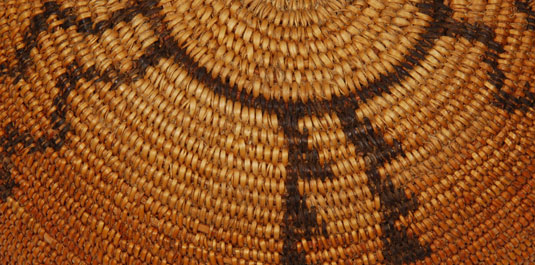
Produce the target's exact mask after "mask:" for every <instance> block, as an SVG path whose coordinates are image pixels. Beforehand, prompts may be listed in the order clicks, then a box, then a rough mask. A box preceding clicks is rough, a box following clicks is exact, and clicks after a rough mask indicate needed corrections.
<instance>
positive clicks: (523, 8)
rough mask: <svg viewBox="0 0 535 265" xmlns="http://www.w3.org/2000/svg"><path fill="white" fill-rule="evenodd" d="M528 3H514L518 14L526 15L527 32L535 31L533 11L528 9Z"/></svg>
mask: <svg viewBox="0 0 535 265" xmlns="http://www.w3.org/2000/svg"><path fill="white" fill-rule="evenodd" d="M529 3H530V1H528V2H523V1H518V0H517V1H515V7H516V9H517V10H518V12H521V13H524V14H526V15H528V16H527V17H526V21H527V22H528V24H527V25H526V28H527V29H529V30H535V11H534V10H532V9H531V8H530V7H529Z"/></svg>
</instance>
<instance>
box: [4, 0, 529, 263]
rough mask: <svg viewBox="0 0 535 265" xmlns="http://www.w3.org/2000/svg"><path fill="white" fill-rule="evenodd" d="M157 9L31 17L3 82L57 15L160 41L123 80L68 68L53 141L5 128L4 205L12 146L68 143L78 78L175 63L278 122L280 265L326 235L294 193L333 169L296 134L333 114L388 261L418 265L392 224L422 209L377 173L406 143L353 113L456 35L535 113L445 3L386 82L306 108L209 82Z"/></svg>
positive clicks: (486, 32)
mask: <svg viewBox="0 0 535 265" xmlns="http://www.w3.org/2000/svg"><path fill="white" fill-rule="evenodd" d="M158 3H159V2H158V1H157V0H151V1H136V2H135V4H133V5H132V6H130V7H128V8H125V9H120V10H117V11H115V12H114V14H113V15H112V17H111V19H110V20H107V21H101V22H98V23H96V24H95V23H93V22H92V21H91V19H90V18H85V19H82V20H77V17H76V15H75V12H74V11H75V10H73V9H71V8H67V9H63V10H62V9H61V8H60V7H59V5H58V4H57V3H56V2H53V1H50V2H47V3H45V4H44V12H43V13H41V14H38V15H36V16H34V17H33V18H32V20H31V25H30V28H29V29H28V31H27V32H26V34H25V36H24V40H23V41H24V47H23V48H21V49H19V50H17V51H16V57H17V64H16V65H15V67H13V68H11V69H9V67H8V66H6V65H0V75H2V74H8V75H10V76H12V77H14V83H17V82H19V81H20V80H21V79H25V72H26V70H27V69H28V67H29V66H30V65H31V63H32V59H31V57H30V51H31V50H32V49H33V48H36V47H37V45H38V43H37V37H38V35H39V34H40V33H41V32H44V31H46V30H47V29H48V28H49V26H50V25H49V24H48V23H47V20H48V19H49V18H50V17H51V16H52V15H56V17H57V19H58V20H62V21H63V22H62V23H60V24H59V25H58V27H61V28H63V29H68V28H70V27H72V26H74V27H76V30H77V31H78V32H80V33H82V34H100V33H102V32H104V30H106V29H109V28H113V27H114V26H115V25H117V23H119V22H121V21H123V22H128V21H130V19H132V18H133V17H134V16H135V15H137V14H142V15H144V16H145V17H147V18H148V19H149V21H150V23H151V28H152V30H154V32H155V33H156V36H157V37H158V40H157V41H156V42H155V43H153V44H152V45H151V46H150V47H148V48H147V49H146V52H145V55H143V56H141V57H140V58H139V59H138V60H136V61H135V63H134V65H135V67H134V68H133V69H132V70H131V71H130V72H128V73H121V72H120V71H118V70H117V69H115V68H114V67H113V66H110V67H109V68H108V69H105V71H103V72H102V73H97V71H96V70H95V69H94V67H90V68H88V69H85V70H83V66H81V65H79V64H78V63H76V62H73V63H72V64H71V65H70V66H69V67H68V69H67V72H66V73H65V74H64V75H62V76H60V77H59V78H58V80H56V87H57V88H58V89H59V90H60V93H59V94H58V95H57V96H56V97H55V98H54V106H55V107H56V109H55V111H54V112H53V113H52V114H51V116H50V119H51V121H52V124H53V128H54V129H55V130H57V133H56V134H54V136H52V137H50V138H44V137H41V138H39V139H36V140H35V139H32V137H31V136H30V135H29V133H28V132H19V131H18V130H17V129H16V128H15V126H14V125H13V124H12V123H10V124H8V126H6V128H4V136H3V137H2V138H0V147H1V148H2V149H1V154H0V155H2V157H4V159H3V161H1V162H2V164H1V165H0V195H1V196H0V199H5V197H6V196H9V194H10V192H11V189H12V188H13V187H14V186H16V184H15V183H14V181H12V179H11V174H10V168H11V164H10V161H9V159H7V160H6V158H9V157H10V156H11V155H12V154H13V152H14V149H13V147H14V146H16V145H18V144H22V145H23V146H24V147H30V152H36V151H39V152H42V151H43V150H45V149H46V148H48V147H50V148H54V149H55V150H58V149H59V148H61V146H62V145H63V144H64V141H65V136H66V134H67V132H68V131H69V130H70V126H69V124H68V123H67V122H66V120H65V116H66V111H67V108H68V106H67V105H68V104H67V102H66V99H67V97H68V95H69V93H70V92H71V91H73V90H74V89H76V85H77V83H78V81H79V80H80V79H81V78H82V79H85V80H93V79H96V80H95V81H103V82H112V83H113V86H112V88H116V87H118V86H119V85H120V84H122V83H130V82H132V81H135V80H136V79H137V78H140V77H142V76H143V75H144V73H145V71H146V69H147V68H148V67H149V66H154V65H156V64H157V63H158V61H159V60H160V59H161V58H170V59H173V60H174V61H175V63H177V64H180V65H182V66H183V68H184V69H185V70H186V71H187V72H188V74H189V75H190V76H192V77H193V78H195V79H197V80H198V81H200V82H202V83H203V84H204V85H205V86H206V87H208V88H209V89H211V90H212V91H213V92H214V93H216V94H217V95H222V96H225V97H226V98H228V99H231V100H236V101H239V102H241V103H242V105H245V106H247V107H253V108H258V109H262V110H263V111H265V112H268V113H274V114H276V115H277V118H278V120H279V123H280V125H281V128H282V130H283V132H284V135H285V138H286V140H287V147H288V152H289V160H288V165H287V166H286V169H287V176H286V182H285V187H286V192H285V198H284V201H285V208H286V210H285V213H284V225H283V228H282V229H283V233H284V238H283V239H284V246H283V252H282V263H283V264H299V265H301V264H306V258H305V253H303V252H299V251H298V250H297V243H298V242H299V241H300V240H302V239H305V240H310V239H311V238H312V237H313V236H314V237H315V236H325V237H328V236H329V235H328V233H327V229H326V227H325V222H321V225H320V224H318V218H317V214H316V212H317V209H315V208H314V207H310V208H309V207H308V206H307V205H306V196H305V195H301V194H300V193H299V192H298V190H297V182H298V180H299V179H304V180H310V179H313V178H317V179H320V180H324V179H326V178H333V177H334V176H333V173H332V170H331V166H330V165H329V164H328V163H327V164H324V165H320V163H319V158H318V153H317V151H316V150H314V149H309V148H308V142H307V141H308V140H307V139H308V132H307V131H306V129H305V130H304V131H303V132H300V131H299V130H298V129H297V128H298V126H297V122H298V120H299V119H300V118H302V117H304V116H308V115H316V114H322V113H336V115H337V116H338V118H339V120H340V122H341V125H342V127H343V131H344V133H345V135H346V138H347V139H348V140H349V141H351V143H352V144H354V146H355V147H356V149H357V152H358V153H359V154H362V155H363V156H364V158H365V159H364V160H365V161H366V162H367V164H366V168H367V170H366V175H367V176H368V180H369V182H368V184H369V188H370V191H371V192H372V194H373V195H374V196H378V197H379V198H380V201H381V206H380V207H381V209H380V212H381V213H383V216H382V222H381V223H380V227H381V230H382V237H381V240H382V242H383V256H384V259H385V260H384V261H385V262H386V263H388V264H401V263H403V262H414V261H417V260H421V259H423V258H425V257H427V256H429V254H430V253H431V250H430V247H429V246H422V245H421V244H420V243H419V242H418V240H417V239H416V238H412V237H410V236H409V235H408V233H407V231H406V228H405V227H401V229H398V228H396V227H395V222H396V220H398V219H399V217H400V216H402V215H407V214H408V213H409V211H414V210H415V209H417V207H418V201H417V200H416V199H415V197H414V196H413V197H412V199H408V198H407V197H406V195H405V192H404V190H403V189H402V188H400V187H395V186H394V184H393V183H392V181H391V180H390V176H380V174H379V172H378V169H379V168H381V167H382V166H383V165H384V164H386V163H388V162H390V161H391V160H392V159H394V158H395V157H397V156H404V152H403V151H402V149H401V144H400V143H399V142H398V141H396V140H395V141H394V145H393V146H390V145H389V144H387V143H386V142H385V140H384V138H383V136H382V134H381V133H380V132H378V131H376V130H375V129H374V128H373V127H372V125H371V123H370V121H369V120H368V119H366V118H365V119H364V120H359V119H358V118H357V117H356V115H355V110H356V109H358V106H359V103H363V102H366V101H367V100H369V99H371V98H373V97H374V96H381V95H383V93H389V88H390V87H391V86H392V85H394V84H397V83H400V82H402V81H403V80H405V79H406V78H407V77H408V76H409V73H410V71H411V70H412V69H414V68H415V67H417V66H419V65H420V64H421V61H423V60H425V57H426V56H427V55H428V53H429V51H430V50H431V49H432V48H433V47H434V45H435V41H436V40H438V39H439V38H440V37H441V36H455V37H463V38H466V39H467V40H469V41H477V42H480V43H482V44H484V45H486V46H487V47H488V51H487V52H486V54H485V56H484V57H485V58H484V62H485V63H487V64H488V65H489V66H490V67H491V69H492V71H490V72H489V76H490V78H491V81H492V83H493V84H494V85H495V86H496V88H497V89H498V91H499V92H498V93H496V95H495V97H496V99H497V101H498V103H496V104H497V105H498V106H500V107H502V108H504V109H507V110H510V109H517V108H519V109H523V108H522V105H526V106H533V100H532V101H531V103H530V102H529V101H528V102H527V103H526V101H525V100H522V99H515V98H512V97H510V96H509V95H508V94H507V93H502V92H501V88H502V87H503V81H504V79H505V75H504V74H503V72H502V71H501V70H500V69H499V68H498V63H497V59H498V57H499V54H500V53H502V52H503V48H502V47H501V45H499V44H498V43H496V42H495V41H494V34H493V32H492V30H491V29H489V28H488V27H486V26H484V25H478V24H475V25H474V24H468V23H463V22H459V21H456V20H454V19H453V18H452V13H453V11H452V10H451V9H450V8H449V7H448V6H446V5H445V4H444V3H443V0H429V1H424V3H421V4H418V5H417V7H418V8H419V12H421V13H424V14H427V15H429V16H430V17H432V18H433V21H432V22H431V23H430V24H429V26H427V27H426V28H425V32H424V33H423V34H422V35H421V40H420V41H419V43H418V44H417V45H415V47H413V48H412V49H411V50H409V51H408V53H407V55H406V56H405V61H404V62H402V63H400V65H396V66H394V70H393V71H392V72H391V73H389V74H387V75H381V76H380V77H379V78H378V79H377V80H374V81H372V82H371V83H370V84H369V85H368V86H367V87H365V88H363V89H361V90H358V91H357V92H356V94H350V95H347V96H334V97H333V99H332V100H316V101H312V102H307V103H303V102H284V101H282V100H280V99H266V98H264V97H262V96H260V97H253V96H252V95H251V94H250V93H247V92H246V91H244V90H240V89H238V88H237V87H236V85H235V84H232V83H231V81H230V79H229V78H228V77H224V78H214V77H212V76H211V75H210V73H209V72H208V71H207V69H206V68H205V67H202V66H199V65H198V63H197V62H196V61H195V60H194V59H193V58H191V57H190V56H189V55H188V54H187V52H186V50H185V49H184V48H183V47H180V46H179V45H178V44H177V43H176V41H175V40H174V39H173V37H172V36H171V35H170V32H169V31H168V30H167V27H166V25H165V23H164V20H163V16H162V15H161V14H160V11H161V7H158ZM519 3H520V2H519V1H517V8H518V9H519V11H520V12H525V13H528V15H529V16H528V22H529V23H532V20H529V18H531V19H533V17H534V16H533V11H530V10H528V11H526V9H525V6H524V5H522V3H520V4H519ZM530 12H531V13H530ZM530 21H531V22H530ZM529 23H528V24H529ZM530 25H532V24H529V25H528V27H530ZM528 96H529V95H528ZM532 96H533V95H531V97H532ZM530 104H531V105H530Z"/></svg>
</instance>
